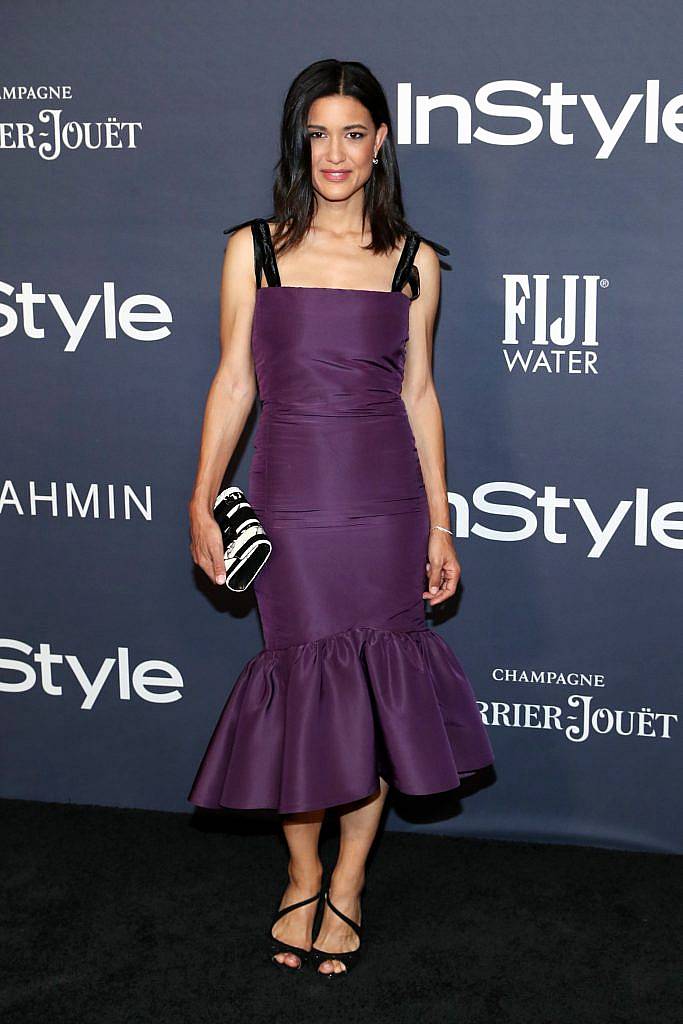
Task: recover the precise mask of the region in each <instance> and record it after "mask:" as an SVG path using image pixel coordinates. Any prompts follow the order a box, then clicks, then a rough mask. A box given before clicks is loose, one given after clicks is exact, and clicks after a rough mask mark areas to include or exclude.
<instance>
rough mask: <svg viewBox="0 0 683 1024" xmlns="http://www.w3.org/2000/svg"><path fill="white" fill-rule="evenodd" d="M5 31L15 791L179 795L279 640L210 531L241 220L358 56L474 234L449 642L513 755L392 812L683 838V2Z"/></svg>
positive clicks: (467, 275)
mask: <svg viewBox="0 0 683 1024" xmlns="http://www.w3.org/2000/svg"><path fill="white" fill-rule="evenodd" d="M8 11H9V13H8ZM5 27H6V32H5V35H6V41H5V46H4V60H3V71H2V80H1V81H0V87H1V88H2V97H1V99H2V116H1V118H0V120H1V121H2V126H1V127H0V132H1V133H2V134H1V135H0V160H1V161H2V171H3V176H2V193H3V202H2V213H1V214H0V216H1V228H2V243H3V244H2V267H1V272H0V303H1V304H0V339H1V347H0V358H2V368H3V374H2V379H3V385H4V387H3V407H2V413H3V428H4V429H3V441H4V443H3V448H2V451H3V457H4V458H3V461H4V475H3V480H4V486H3V491H2V502H1V504H0V513H1V515H0V525H1V527H2V547H3V562H4V572H3V592H4V594H3V607H2V615H3V624H2V627H1V630H2V642H1V644H0V647H1V650H0V659H1V664H0V704H1V709H2V730H3V735H2V753H1V755H0V756H1V758H2V763H1V768H2V782H1V791H0V792H1V794H2V795H4V796H11V797H23V798H32V799H39V800H57V801H76V802H90V803H98V804H108V805H121V806H134V807H143V808H161V809H169V810H188V811H189V810H191V807H190V805H188V804H187V803H186V802H185V798H186V794H187V791H188V789H189V786H190V783H191V781H192V778H193V776H194V772H195V769H196V767H197V764H198V761H199V758H200V756H201V754H202V753H203V750H204V748H205V746H206V743H207V741H208V737H209V734H210V731H211V729H212V728H213V724H214V722H215V720H216V718H217V715H218V712H219V710H220V708H221V707H222V705H223V703H224V701H225V698H226V695H227V693H228V692H229V690H230V687H231V686H232V684H233V682H234V680H235V678H236V677H237V675H238V673H239V671H240V669H241V667H242V666H243V664H244V662H245V661H246V660H247V659H248V658H249V657H251V656H252V655H253V654H255V653H256V652H257V651H258V650H260V648H261V643H262V640H261V633H260V628H259V621H258V616H257V612H256V609H255V606H254V604H253V601H252V599H251V598H249V599H246V600H235V599H233V600H231V601H228V600H225V599H222V598H221V596H219V592H218V588H214V587H212V586H211V585H210V584H209V583H208V582H206V583H205V582H204V580H203V578H202V574H201V573H200V572H199V571H198V570H196V569H195V568H194V566H193V564H192V561H191V558H190V556H189V550H188V532H187V516H186V511H187V510H186V504H187V499H188V497H189V494H190V490H191V486H192V481H193V478H194V472H195V468H196V459H197V453H198V446H199V436H200V428H201V419H202V413H203V406H204V400H205V398H206V393H207V389H208V386H209V383H210V379H211V376H212V374H213V371H214V369H215V367H216V364H217V360H218V294H219V281H220V271H221V264H222V257H223V250H224V246H225V240H226V239H225V236H224V235H223V234H222V229H223V228H224V227H225V226H227V225H229V224H233V223H235V222H237V221H240V220H244V219H246V218H248V217H253V216H262V215H266V214H267V213H268V212H270V209H271V206H270V184H271V174H272V168H273V165H274V163H275V160H276V158H277V133H278V127H279V117H280V112H281V107H282V102H283V99H284V94H285V91H286V89H287V87H288V85H289V83H290V81H291V79H292V78H293V77H294V75H295V74H296V73H297V72H298V71H299V70H300V69H301V68H302V67H304V66H305V65H307V64H308V63H310V62H311V61H313V60H317V59H319V58H321V57H327V56H337V57H341V58H346V59H359V60H362V61H364V62H365V63H367V64H368V65H369V66H370V67H371V69H372V70H373V71H374V72H375V74H377V76H378V77H379V78H380V80H381V81H382V83H383V84H384V86H385V89H386V90H387V94H388V96H389V100H390V104H391V108H392V113H393V116H394V118H395V128H396V130H397V138H398V143H399V147H398V148H399V159H400V162H401V172H402V181H403V187H404V194H405V198H406V202H407V212H408V216H409V219H410V221H411V223H412V224H413V225H414V226H415V227H416V228H417V229H418V230H419V231H421V232H422V233H423V234H424V235H426V236H427V237H429V238H433V239H436V240H438V241H440V242H441V243H442V244H445V245H447V246H448V247H449V248H450V250H451V253H452V255H451V257H450V258H449V259H450V263H451V266H452V270H451V271H444V273H443V278H442V307H441V316H440V321H439V324H438V330H437V334H436V340H435V365H434V372H435V379H436V383H437V387H438V391H439V395H440V398H441V402H442V408H443V414H444V420H445V426H446V439H447V449H448V467H447V468H448V486H449V489H450V493H451V499H452V502H453V506H454V510H455V515H456V521H457V527H458V537H457V539H456V542H457V550H458V553H459V556H460V560H461V563H462V568H463V577H462V583H463V586H462V593H461V597H460V599H458V600H457V602H449V604H451V605H452V606H453V607H451V608H450V609H449V611H448V615H447V617H446V618H445V619H443V620H442V619H439V620H438V621H435V622H434V628H436V629H437V630H439V631H440V632H442V634H443V636H444V637H445V638H446V639H447V640H448V642H449V643H450V644H451V645H452V647H453V649H454V650H455V651H456V652H457V653H458V655H459V657H460V658H461V660H462V662H463V664H464V666H465V668H466V670H467V671H468V674H469V676H470V678H471V679H472V682H473V684H474V686H475V690H476V691H477V696H478V697H479V699H480V701H481V708H482V714H483V715H484V716H485V718H486V721H487V722H488V723H490V735H491V739H492V742H493V745H494V749H495V752H496V758H497V760H496V772H497V778H496V780H495V782H494V784H493V785H490V786H488V787H487V788H485V789H482V790H480V791H479V792H478V793H477V794H476V795H474V796H472V797H471V798H466V799H463V800H462V801H461V802H458V801H453V800H450V801H449V802H448V803H447V805H446V806H445V807H442V808H440V810H439V813H438V814H437V813H433V810H430V812H429V813H423V811H421V810H417V811H416V810H415V808H414V807H411V809H410V811H408V810H406V809H401V813H399V811H398V810H397V809H394V810H392V812H391V814H390V817H389V821H388V825H389V827H390V828H396V829H410V830H422V831H434V832H449V833H456V834H471V835H478V836H497V837H512V838H520V839H528V838H532V839H541V840H546V841H551V842H555V841H559V842H576V843H589V844H595V845H604V846H614V847H622V848H633V849H646V850H668V851H678V852H680V851H681V850H683V836H682V830H681V825H680V821H681V806H680V780H677V778H676V775H677V770H678V766H679V763H680V735H681V729H680V721H679V715H680V654H681V650H680V623H681V586H680V561H681V547H682V546H683V535H682V533H681V523H682V517H681V512H682V511H683V504H682V503H681V480H680V458H679V454H678V450H679V447H680V436H681V434H680V426H681V413H680V394H681V358H680V334H681V327H680V324H681V301H680V293H681V286H680V282H681V271H682V270H683V266H682V263H683V260H682V256H683V249H682V247H681V237H683V236H682V227H683V224H682V223H681V222H682V219H683V217H682V212H681V211H682V209H683V206H682V204H681V180H682V175H681V167H682V160H683V150H682V148H681V143H682V142H683V96H681V93H683V78H682V77H681V64H680V38H681V32H682V31H683V15H682V13H681V7H680V4H678V3H675V2H674V0H668V2H663V3H660V4H659V5H658V6H657V17H656V18H655V17H653V16H652V7H651V5H649V4H645V3H625V2H620V3H602V4H600V5H599V6H597V7H596V5H594V4H592V3H591V4H589V3H587V2H585V0H581V2H578V3H577V2H572V3H558V4H552V5H549V4H545V3H534V2H529V0H524V2H521V3H519V4H516V5H512V6H511V5H510V4H508V3H504V2H502V0H477V2H476V3H469V2H467V3H462V2H456V3H441V2H433V0H432V2H425V3H423V4H421V5H420V7H419V13H416V8H415V6H414V5H410V4H405V5H402V4H398V5H397V4H396V3H383V2H381V0H380V2H378V3H376V4H375V5H374V6H372V7H368V5H366V4H360V3H346V4H344V5H342V6H338V5H337V6H334V5H333V6H332V7H329V8H326V7H321V6H320V5H319V4H316V3H310V2H298V3H296V4H294V5H293V4H290V3H287V4H285V3H282V4H280V3H267V4H264V3H252V4H250V5H249V6H248V7H247V6H246V5H243V4H236V3H219V2H202V3H197V2H194V3H187V2H183V3H180V2H178V0H173V2H168V0H164V2H163V3H161V2H150V0H146V2H143V3H140V2H139V0H137V2H136V3H133V2H131V0H119V3H117V4H116V5H112V4H109V3H99V2H94V3H92V2H91V3H88V4H82V3H75V2H72V0H67V2H64V3H62V4H59V5H55V4H52V3H42V2H25V3H23V4H21V5H14V6H13V5H8V8H7V10H6V12H5ZM41 88H44V90H45V91H44V92H41V91H40V90H41ZM51 89H54V90H57V91H56V92H55V93H50V91H49V90H51ZM257 412H258V409H257V407H256V408H255V410H254V415H253V417H252V418H251V420H250V422H249V425H248V429H247V431H246V434H245V437H244V442H243V444H242V445H241V447H240V449H239V452H238V455H237V457H236V459H235V460H234V462H233V464H232V469H233V472H232V474H231V478H232V480H234V482H236V483H239V484H241V485H243V486H244V485H245V482H246V479H247V471H248V467H249V459H250V456H251V447H250V444H251V437H252V436H253V427H254V425H255V422H256V416H257ZM677 783H678V784H677ZM424 806H426V805H424ZM430 807H431V805H430Z"/></svg>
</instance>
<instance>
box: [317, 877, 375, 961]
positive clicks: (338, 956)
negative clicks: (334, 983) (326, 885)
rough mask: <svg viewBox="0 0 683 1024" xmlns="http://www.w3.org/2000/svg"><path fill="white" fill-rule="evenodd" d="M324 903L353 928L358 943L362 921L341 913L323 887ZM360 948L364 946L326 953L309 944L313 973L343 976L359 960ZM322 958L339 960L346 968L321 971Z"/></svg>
mask: <svg viewBox="0 0 683 1024" xmlns="http://www.w3.org/2000/svg"><path fill="white" fill-rule="evenodd" d="M324 903H327V905H328V907H329V908H330V910H332V911H334V913H335V914H336V915H337V917H340V918H341V919H342V921H345V922H346V924H348V925H349V927H350V928H353V930H354V932H355V933H356V935H357V936H358V941H359V943H360V941H361V940H362V934H363V924H362V922H361V924H357V923H356V922H355V921H352V920H351V918H350V917H347V916H346V914H343V913H342V912H341V910H339V908H338V907H335V905H334V904H333V902H332V900H331V899H330V893H329V889H325V896H324ZM362 948H364V947H361V946H360V944H359V946H358V948H357V949H351V950H347V951H346V952H345V953H326V952H325V951H324V950H322V949H318V948H317V947H316V946H311V951H310V959H311V961H312V962H313V965H314V967H315V973H316V974H319V975H320V977H321V978H343V977H344V975H345V974H348V973H349V971H350V970H351V968H352V967H355V965H356V964H357V963H358V961H359V960H360V957H361V949H362ZM324 960H340V961H341V962H342V963H343V964H344V967H345V968H346V970H344V971H328V972H326V971H321V970H319V967H320V965H321V963H322V962H323V961H324Z"/></svg>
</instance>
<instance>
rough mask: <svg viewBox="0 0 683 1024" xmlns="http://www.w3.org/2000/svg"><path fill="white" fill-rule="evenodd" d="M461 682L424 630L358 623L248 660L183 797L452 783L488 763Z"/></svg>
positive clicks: (280, 803)
mask: <svg viewBox="0 0 683 1024" xmlns="http://www.w3.org/2000/svg"><path fill="white" fill-rule="evenodd" d="M493 759H494V758H493V751H492V748H491V744H490V741H489V738H488V734H487V731H486V728H485V726H484V724H483V722H482V719H481V714H480V711H479V708H478V706H477V702H476V699H475V696H474V693H473V691H472V687H471V685H470V682H469V680H468V678H467V676H466V675H465V672H464V670H463V668H462V665H461V664H460V662H459V660H458V659H457V657H456V655H455V654H454V652H453V651H452V649H451V648H450V647H449V646H448V644H447V643H446V641H445V640H444V639H443V638H442V637H441V636H440V635H439V634H438V633H435V632H434V631H433V630H432V629H430V628H425V629H419V630H411V631H406V632H397V631H393V630H387V629H375V628H374V627H371V626H357V627H355V628H352V629H349V630H346V631H345V632H342V633H335V634H334V635H332V636H326V637H322V638H321V639H318V640H312V641H310V642H309V643H304V644H299V645H297V646H293V647H286V648H281V649H268V648H266V649H264V650H262V651H260V652H259V653H258V654H256V655H255V656H254V657H253V658H251V660H250V661H248V662H247V663H246V665H245V666H244V668H243V669H242V671H241V673H240V674H239V676H238V678H237V680H236V682H235V685H234V686H233V689H232V691H231V693H230V695H229V697H228V699H227V701H226V703H225V706H224V708H223V710H222V712H221V715H220V717H219V719H218V722H217V724H216V727H215V729H214V732H213V735H212V736H211V739H210V741H209V745H208V747H207V749H206V753H205V754H204V757H203V759H202V762H201V764H200V766H199V769H198V771H197V774H196V776H195V780H194V782H193V784H192V788H191V790H190V793H189V795H188V801H189V802H190V803H193V804H196V805H197V806H199V807H210V808H219V807H226V808H234V809H242V810H248V809H271V810H276V811H278V812H279V813H281V814H294V813H296V812H299V811H312V810H319V809H322V808H325V807H333V806H335V805H337V804H344V803H348V802H351V801H353V800H359V799H361V798H363V797H366V796H369V795H370V794H371V793H374V792H376V790H377V789H378V787H379V776H380V775H381V776H382V777H383V778H384V779H386V781H387V782H388V783H389V784H390V785H392V786H394V787H395V788H396V789H398V790H400V792H402V793H406V794H409V795H413V796H424V795H427V794H430V793H440V792H444V791H445V790H449V789H454V788H456V787H457V786H459V785H460V782H461V779H462V778H463V777H465V776H468V775H471V774H473V773H474V772H475V771H478V770H480V769H481V768H484V767H486V766H487V765H489V764H491V763H492V762H493Z"/></svg>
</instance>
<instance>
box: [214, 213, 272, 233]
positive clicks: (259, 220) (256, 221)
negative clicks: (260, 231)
mask: <svg viewBox="0 0 683 1024" xmlns="http://www.w3.org/2000/svg"><path fill="white" fill-rule="evenodd" d="M261 224H268V220H267V219H266V218H265V217H250V218H249V220H242V221H240V222H239V224H231V225H230V227H229V228H223V234H224V235H232V234H236V233H237V232H238V231H242V232H244V233H246V232H248V231H253V230H254V228H258V227H259V226H260V225H261Z"/></svg>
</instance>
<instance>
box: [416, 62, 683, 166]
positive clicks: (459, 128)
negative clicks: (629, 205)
mask: <svg viewBox="0 0 683 1024" xmlns="http://www.w3.org/2000/svg"><path fill="white" fill-rule="evenodd" d="M659 85H660V83H659V79H658V78H649V79H648V80H647V82H646V85H645V92H644V93H642V92H634V93H631V94H630V95H629V96H628V97H627V98H626V99H625V100H624V103H623V105H622V108H621V110H620V111H619V113H618V114H617V116H616V117H615V118H614V120H613V121H611V122H610V120H609V118H608V117H607V115H606V114H605V112H604V110H603V109H602V106H601V104H600V101H599V99H598V97H597V96H595V95H594V94H593V93H580V94H576V93H572V92H567V93H565V91H564V83H563V82H551V83H550V86H549V88H548V90H547V91H546V92H542V89H541V86H540V85H535V84H534V83H533V82H525V81H523V80H522V81H520V80H518V79H515V78H512V79H500V80H498V81H495V82H487V83H486V85H482V86H480V87H479V89H477V91H476V93H475V95H474V103H470V101H469V100H468V99H467V97H465V96H460V95H459V94H457V93H441V94H440V95H438V96H416V97H415V99H414V101H413V86H412V83H411V82H399V83H398V85H397V118H396V126H397V132H396V139H397V142H398V143H399V145H402V146H409V145H412V143H413V141H414V142H415V143H416V144H417V145H418V146H426V145H429V143H430V142H431V134H430V119H431V115H432V112H433V111H435V110H443V109H444V108H446V109H450V110H452V111H453V113H454V115H455V117H454V118H448V117H446V116H445V115H444V114H440V115H439V117H438V122H437V123H438V125H439V140H438V142H439V145H441V146H448V144H449V142H450V141H451V139H452V137H453V135H455V142H456V144H457V145H459V146H470V145H472V140H473V139H476V141H477V142H483V143H486V144H487V145H489V146H526V145H528V144H529V143H531V142H534V141H535V140H536V139H537V138H538V137H539V136H541V135H543V134H544V133H546V134H547V136H548V138H549V139H550V141H551V142H554V143H555V144H556V145H558V146H572V145H573V144H574V132H573V131H567V130H566V126H565V120H569V118H568V117H567V116H566V114H565V107H576V108H577V110H576V112H575V116H574V117H573V119H572V126H573V124H574V123H576V124H577V126H578V127H579V128H580V129H581V131H582V134H584V133H585V131H586V130H588V131H591V132H593V133H594V134H596V135H597V137H598V139H599V140H600V145H599V146H598V148H597V150H596V153H595V159H596V160H607V159H608V158H609V157H610V156H611V154H612V153H613V151H614V148H615V146H616V145H617V143H618V142H619V140H620V139H621V138H622V136H624V135H625V134H626V133H627V132H628V134H629V135H634V134H637V135H638V137H640V138H641V139H642V141H643V142H645V143H647V144H649V145H651V144H653V143H658V142H660V141H661V139H660V126H661V129H662V132H663V134H664V135H665V136H666V137H667V138H668V139H671V141H672V142H677V143H681V142H683V129H682V128H681V127H680V125H681V124H683V94H681V93H679V94H678V95H676V96H673V97H672V98H671V99H670V100H668V101H666V102H665V103H664V106H663V107H662V101H661V100H660V95H659V92H660V88H659ZM498 93H521V94H522V96H529V97H531V98H532V99H534V100H538V101H539V102H538V104H537V106H541V107H545V108H546V110H547V115H544V114H543V113H542V112H541V111H540V110H538V109H537V107H533V106H525V105H521V104H517V103H514V102H509V101H505V102H497V96H498ZM539 97H540V99H539ZM643 101H644V102H643ZM579 104H580V105H579ZM473 108H474V110H475V111H477V112H478V113H479V114H483V115H485V116H486V117H488V118H492V119H494V124H495V119H501V120H502V121H510V120H514V119H517V120H521V121H523V122H526V124H527V125H528V127H527V128H525V129H524V130H522V131H512V132H497V131H493V130H491V129H490V128H484V127H482V126H481V125H479V126H477V128H475V130H474V132H473V131H472V121H473ZM638 108H640V110H639V109H638ZM636 114H637V116H636ZM413 116H414V139H413ZM453 122H455V132H453V131H452V129H451V125H452V124H453ZM446 132H448V133H449V134H448V136H447V137H446V138H444V137H443V136H444V133H446Z"/></svg>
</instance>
